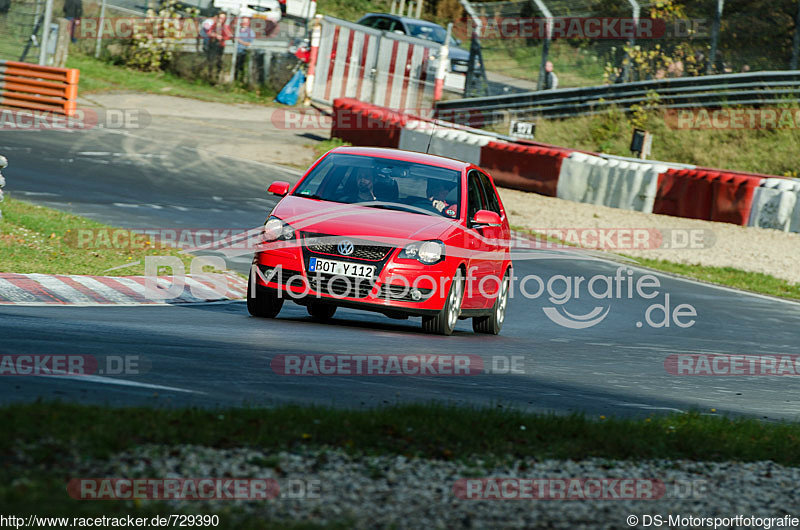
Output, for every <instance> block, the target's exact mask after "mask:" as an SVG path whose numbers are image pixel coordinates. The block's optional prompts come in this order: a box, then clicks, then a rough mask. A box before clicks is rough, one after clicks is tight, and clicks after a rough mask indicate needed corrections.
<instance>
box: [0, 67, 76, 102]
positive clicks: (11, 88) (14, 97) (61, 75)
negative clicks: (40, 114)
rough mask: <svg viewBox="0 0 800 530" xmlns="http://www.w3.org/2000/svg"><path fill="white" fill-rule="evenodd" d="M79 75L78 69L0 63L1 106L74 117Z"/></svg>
mask: <svg viewBox="0 0 800 530" xmlns="http://www.w3.org/2000/svg"><path fill="white" fill-rule="evenodd" d="M79 73H80V71H79V70H77V69H75V68H54V67H51V66H39V65H36V64H28V63H20V62H16V61H2V60H0V105H7V106H10V107H20V108H24V109H30V110H38V111H46V112H56V113H58V114H66V115H67V116H73V115H74V114H75V108H76V102H75V100H76V99H77V97H78V77H79Z"/></svg>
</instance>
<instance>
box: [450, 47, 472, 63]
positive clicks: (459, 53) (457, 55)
mask: <svg viewBox="0 0 800 530" xmlns="http://www.w3.org/2000/svg"><path fill="white" fill-rule="evenodd" d="M448 56H449V57H450V60H451V61H452V60H456V61H469V51H467V50H464V49H461V48H450V50H449V55H448Z"/></svg>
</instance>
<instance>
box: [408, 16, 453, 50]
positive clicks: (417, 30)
mask: <svg viewBox="0 0 800 530" xmlns="http://www.w3.org/2000/svg"><path fill="white" fill-rule="evenodd" d="M406 25H407V26H408V31H409V33H410V34H411V36H412V37H416V38H418V39H425V40H429V41H432V42H438V43H439V44H444V39H445V37H447V31H445V29H444V28H443V27H441V26H434V25H432V24H414V23H413V22H406ZM457 45H458V44H457V43H456V41H455V40H454V39H453V38H452V37H450V46H453V47H455V46H457Z"/></svg>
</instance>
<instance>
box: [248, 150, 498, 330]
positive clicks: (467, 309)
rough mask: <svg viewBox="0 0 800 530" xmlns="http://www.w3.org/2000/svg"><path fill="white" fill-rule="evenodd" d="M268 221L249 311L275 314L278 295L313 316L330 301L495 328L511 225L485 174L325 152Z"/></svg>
mask: <svg viewBox="0 0 800 530" xmlns="http://www.w3.org/2000/svg"><path fill="white" fill-rule="evenodd" d="M290 187H291V186H290V185H289V183H287V182H273V183H272V184H271V185H270V187H269V190H268V191H269V192H270V193H273V194H275V195H279V196H282V197H283V199H281V200H280V202H278V204H277V205H276V206H275V208H274V209H273V210H272V212H271V214H270V215H269V217H268V218H267V221H266V223H265V224H264V243H263V244H262V245H261V246H260V247H259V248H258V250H257V252H256V254H255V256H254V258H253V266H252V267H251V270H250V288H249V289H248V293H247V309H248V310H249V311H250V314H252V315H254V316H259V317H275V316H276V315H277V314H278V313H279V312H280V310H281V307H282V306H283V302H284V301H285V300H286V299H289V300H292V301H294V302H296V303H298V304H301V305H305V306H306V307H307V309H308V312H309V314H310V315H311V316H312V317H314V318H316V319H318V320H327V319H329V318H331V317H332V316H333V314H334V313H335V311H336V308H337V307H349V308H357V309H365V310H369V311H378V312H381V313H384V314H385V315H387V316H389V317H392V318H408V317H410V316H418V317H422V327H423V329H425V330H426V331H428V332H431V333H439V334H443V335H449V334H451V333H452V332H453V328H455V325H456V323H457V321H458V319H466V318H472V327H473V329H474V330H475V331H476V332H479V333H491V334H497V333H499V332H500V328H501V327H502V325H503V320H504V319H505V313H506V307H507V305H508V296H509V284H510V281H511V259H510V244H509V236H510V230H509V226H508V218H507V216H506V212H505V210H504V209H503V203H502V202H501V201H500V198H499V197H498V194H497V190H496V189H495V187H494V184H493V183H492V179H491V178H490V177H489V175H488V174H487V173H486V172H484V171H483V170H481V169H480V168H479V167H477V166H475V165H474V164H469V163H466V162H460V161H458V160H452V159H449V158H444V157H440V156H434V155H428V154H422V153H416V152H409V151H400V150H395V149H380V148H369V147H339V148H336V149H333V150H332V151H329V152H328V153H326V154H325V155H324V156H323V157H322V158H320V159H319V160H318V161H317V162H316V163H314V165H313V166H311V168H310V169H309V170H308V171H307V172H306V174H305V175H303V177H302V178H301V179H300V181H299V182H298V183H297V184H296V185H295V186H294V187H293V188H291V189H290Z"/></svg>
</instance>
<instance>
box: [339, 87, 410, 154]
mask: <svg viewBox="0 0 800 530" xmlns="http://www.w3.org/2000/svg"><path fill="white" fill-rule="evenodd" d="M408 120H409V117H408V116H407V115H405V114H402V113H400V112H397V111H394V110H391V109H387V108H383V107H377V106H375V105H370V104H369V103H363V102H361V101H358V100H357V99H352V98H338V99H336V100H334V102H333V120H332V124H331V137H334V138H341V139H342V140H344V141H346V142H350V143H351V144H353V145H371V146H374V147H395V148H396V147H399V145H400V133H401V131H402V130H403V127H405V125H406V123H407V122H408Z"/></svg>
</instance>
